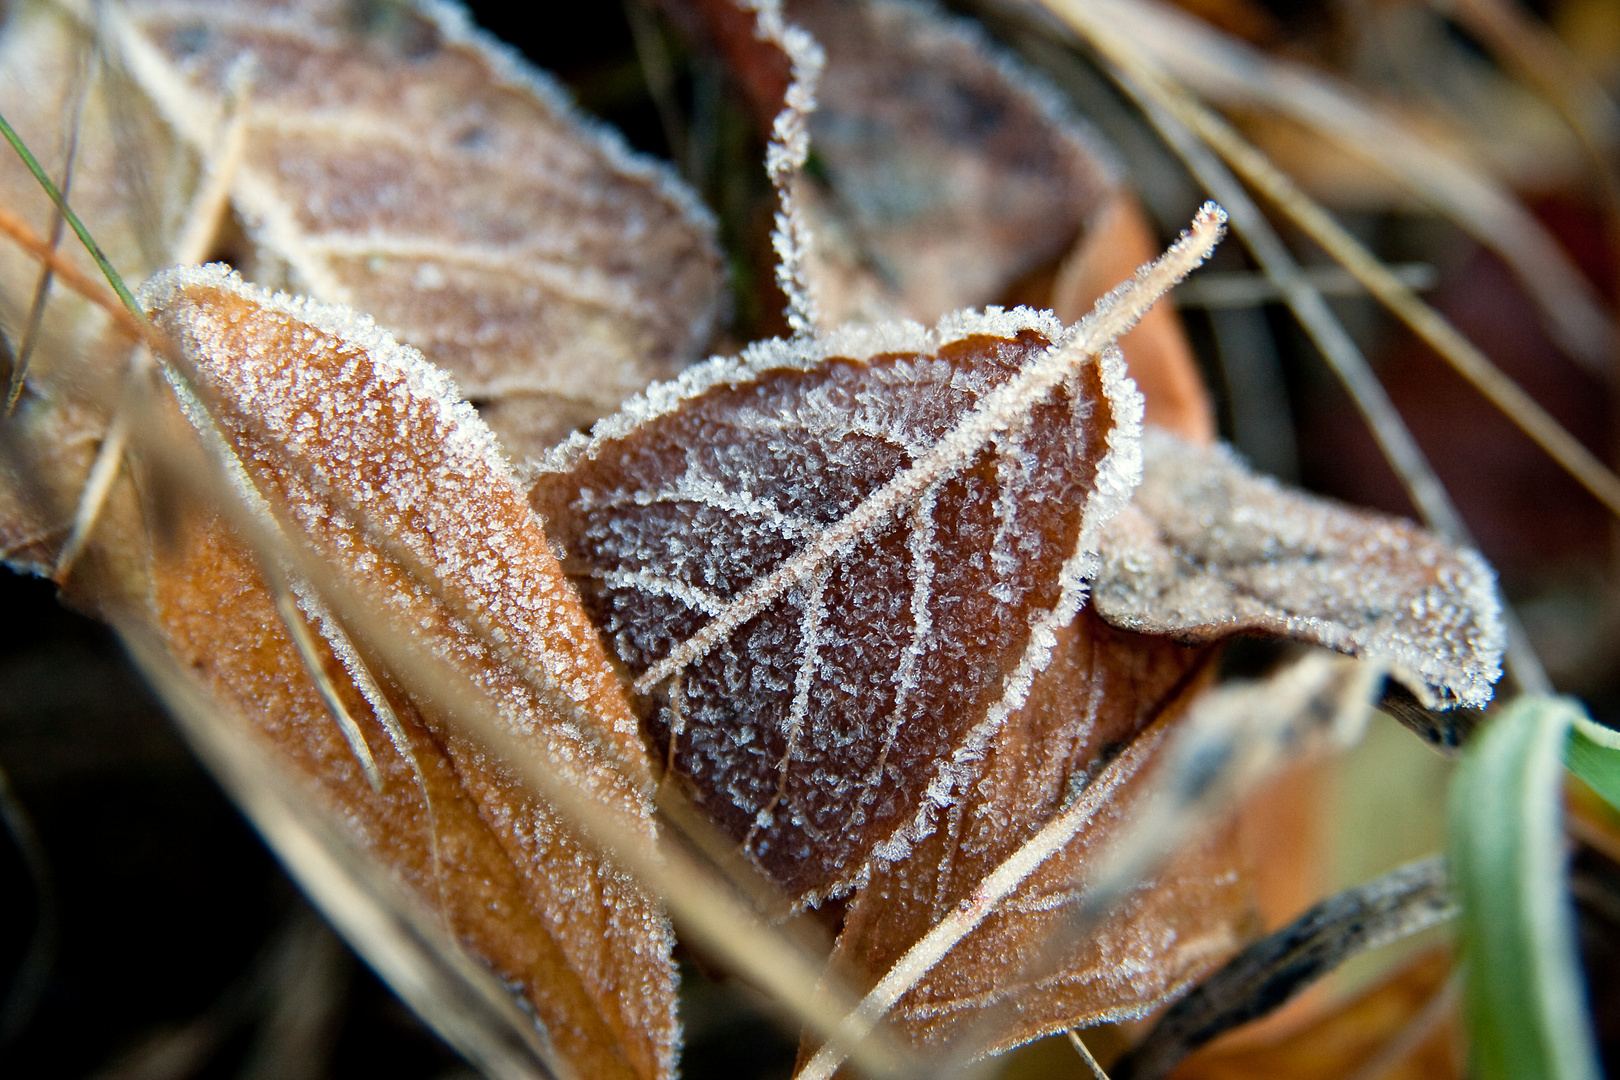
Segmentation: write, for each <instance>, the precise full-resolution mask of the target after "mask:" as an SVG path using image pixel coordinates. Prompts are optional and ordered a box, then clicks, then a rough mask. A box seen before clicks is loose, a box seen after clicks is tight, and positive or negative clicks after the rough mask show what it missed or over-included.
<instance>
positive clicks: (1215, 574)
mask: <svg viewBox="0 0 1620 1080" xmlns="http://www.w3.org/2000/svg"><path fill="white" fill-rule="evenodd" d="M1143 459H1144V466H1143V467H1144V478H1143V482H1142V486H1141V487H1140V488H1138V489H1137V492H1136V495H1135V497H1134V499H1133V500H1132V503H1131V506H1130V507H1129V508H1128V509H1127V510H1126V511H1125V512H1124V513H1122V514H1120V515H1119V516H1118V517H1117V518H1115V519H1114V520H1113V522H1112V523H1111V524H1110V525H1109V526H1108V528H1107V529H1106V530H1105V531H1104V533H1103V547H1102V554H1103V562H1102V569H1101V570H1100V571H1099V573H1098V577H1097V582H1096V585H1095V586H1094V602H1095V604H1096V608H1097V612H1098V613H1099V614H1100V615H1101V616H1102V617H1103V618H1105V619H1107V620H1108V621H1109V622H1110V623H1112V624H1113V625H1115V626H1118V627H1121V628H1124V629H1128V630H1136V631H1140V632H1143V633H1151V634H1168V635H1172V636H1174V637H1176V638H1178V639H1179V640H1183V641H1210V640H1215V639H1218V638H1222V637H1226V636H1229V635H1232V634H1236V633H1240V632H1245V631H1247V632H1261V633H1269V634H1276V635H1279V636H1285V637H1289V638H1294V639H1296V640H1300V641H1310V642H1314V643H1316V644H1320V645H1326V646H1327V647H1329V648H1333V649H1337V650H1339V651H1341V652H1346V653H1349V654H1351V655H1353V656H1363V657H1366V658H1368V659H1374V660H1378V661H1381V662H1383V663H1385V664H1388V665H1389V666H1390V669H1391V671H1392V672H1393V673H1394V674H1395V676H1396V677H1397V678H1398V679H1399V680H1400V681H1401V682H1402V683H1403V684H1404V685H1406V686H1407V687H1408V688H1409V689H1410V690H1411V691H1412V692H1413V694H1415V695H1416V696H1417V697H1418V699H1419V700H1420V701H1422V702H1423V703H1424V704H1425V705H1428V706H1430V707H1436V706H1439V707H1445V706H1451V705H1468V706H1473V707H1476V708H1477V707H1480V706H1483V705H1484V704H1485V703H1487V702H1488V701H1489V700H1490V698H1491V686H1492V684H1493V683H1495V682H1496V680H1497V678H1498V677H1499V676H1500V675H1501V671H1502V668H1501V661H1502V646H1503V631H1502V622H1501V604H1500V601H1499V600H1498V598H1497V595H1496V577H1495V575H1494V574H1493V573H1492V572H1491V569H1490V567H1489V566H1487V565H1486V563H1485V561H1484V560H1483V559H1481V558H1480V557H1479V555H1478V554H1476V553H1475V552H1473V551H1469V550H1466V549H1458V548H1454V547H1452V546H1451V545H1449V544H1447V543H1445V542H1444V541H1442V540H1440V539H1438V538H1436V537H1435V536H1433V535H1432V534H1430V533H1427V532H1424V531H1423V530H1422V529H1419V528H1418V527H1417V526H1415V525H1412V524H1411V523H1409V522H1405V521H1401V520H1398V519H1394V518H1388V517H1384V516H1382V515H1378V514H1374V513H1370V512H1368V511H1363V510H1354V509H1351V508H1349V507H1345V506H1340V505H1338V504H1336V503H1332V502H1329V501H1327V500H1325V499H1320V498H1315V497H1313V496H1310V495H1306V494H1303V493H1300V492H1294V491H1289V490H1288V489H1286V488H1284V487H1283V486H1282V485H1281V484H1278V483H1277V482H1276V481H1274V480H1271V479H1269V478H1267V477H1262V476H1256V475H1255V474H1253V473H1251V472H1249V471H1248V470H1247V469H1246V468H1244V467H1243V465H1242V464H1241V463H1240V462H1239V461H1238V460H1237V459H1236V458H1235V457H1234V456H1233V455H1232V453H1231V452H1230V451H1229V450H1226V449H1224V448H1216V449H1211V450H1200V449H1195V448H1193V447H1190V446H1188V445H1187V444H1186V443H1183V442H1181V441H1180V440H1178V439H1176V438H1175V437H1174V436H1172V435H1169V434H1167V433H1165V432H1161V431H1155V430H1153V429H1149V431H1148V434H1147V437H1146V438H1144V440H1143Z"/></svg>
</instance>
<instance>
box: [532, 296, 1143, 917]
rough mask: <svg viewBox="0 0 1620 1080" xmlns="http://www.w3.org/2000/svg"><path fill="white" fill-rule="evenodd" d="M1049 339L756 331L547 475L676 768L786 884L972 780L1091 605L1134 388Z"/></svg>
mask: <svg viewBox="0 0 1620 1080" xmlns="http://www.w3.org/2000/svg"><path fill="white" fill-rule="evenodd" d="M1059 334H1060V327H1059V326H1058V325H1057V324H1056V322H1055V320H1053V319H1052V318H1051V317H1050V315H1047V314H1044V313H1036V312H1030V311H1027V310H1023V309H1020V310H1017V311H1012V312H1002V311H999V310H995V309H992V310H991V311H990V312H987V313H983V314H975V313H962V314H958V315H955V316H951V317H949V318H947V319H945V320H942V321H941V323H940V325H939V326H938V327H936V328H935V329H934V330H933V331H932V332H931V333H924V332H923V331H922V330H921V328H918V327H914V326H905V325H902V326H898V327H891V328H888V329H885V330H882V331H880V332H868V333H864V334H859V335H849V336H846V337H844V338H843V339H842V340H839V341H835V342H832V343H828V342H822V343H820V344H814V343H801V344H794V345H783V344H779V343H778V344H773V345H769V346H764V347H756V348H755V349H754V350H752V351H751V352H750V354H748V355H746V356H745V357H744V358H743V359H742V360H739V361H724V360H717V361H711V363H710V364H709V365H706V366H705V367H704V368H701V369H698V370H696V371H694V372H691V373H689V374H688V376H687V377H685V378H684V379H683V380H682V381H681V383H680V384H678V385H677V386H675V387H672V388H668V389H658V390H655V391H654V392H653V393H651V394H650V395H649V397H648V398H647V399H645V400H643V401H640V402H637V403H634V404H632V406H631V407H630V408H629V409H627V411H626V414H625V416H624V417H622V418H614V419H611V420H609V421H606V422H604V423H603V424H602V425H601V426H600V428H599V430H598V431H597V433H596V434H595V435H594V437H593V438H592V439H590V440H588V441H587V440H583V439H579V440H575V441H574V442H573V443H571V444H569V445H567V446H565V447H563V448H560V449H559V451H558V452H557V453H556V454H555V455H554V456H553V458H552V460H551V462H550V463H549V464H548V467H547V469H546V470H545V471H543V472H542V473H541V474H540V475H539V477H538V478H537V482H536V484H535V487H534V489H533V491H532V493H531V499H532V502H533V504H534V506H535V507H536V509H537V510H539V511H540V513H541V515H542V517H544V518H545V519H546V522H547V530H548V533H549V534H550V535H551V536H552V537H553V538H554V539H556V540H557V541H558V542H560V543H561V544H562V546H563V547H564V549H565V551H566V561H565V568H566V569H567V570H568V572H569V574H570V576H571V577H572V578H573V579H574V581H575V582H576V583H577V584H578V585H579V586H580V589H581V592H582V593H583V595H584V597H585V599H586V604H587V607H588V608H589V609H590V610H591V611H592V613H593V614H594V615H595V616H596V619H597V621H598V623H599V625H600V626H601V627H602V630H603V634H604V636H605V637H606V638H607V639H608V640H609V641H610V642H611V643H612V647H613V649H614V651H615V652H616V653H617V654H618V656H619V658H620V659H621V660H622V661H623V662H624V663H625V664H626V665H627V666H628V667H629V668H630V670H631V671H632V672H634V673H636V674H637V675H638V676H640V681H639V682H638V684H637V685H638V687H640V688H643V689H645V690H647V691H649V692H650V693H651V695H652V698H653V702H652V716H651V718H650V719H651V724H652V729H653V731H654V732H655V738H656V739H657V741H658V742H659V745H660V746H661V747H662V748H663V750H664V751H665V752H666V753H667V755H668V758H669V761H670V762H671V764H672V765H673V768H674V770H675V772H676V773H678V774H680V775H682V776H684V777H687V778H689V779H690V781H691V782H692V783H693V784H694V785H695V787H696V789H697V791H698V792H699V794H700V797H701V798H702V799H703V800H704V803H705V806H706V808H707V809H708V810H709V812H710V813H711V814H712V815H713V816H714V817H715V818H716V820H717V821H719V822H720V823H721V825H722V826H723V827H724V828H726V829H728V830H729V831H730V832H731V833H732V834H733V835H735V836H737V837H738V838H739V839H740V840H742V841H743V843H744V845H745V849H746V851H747V853H748V855H749V856H750V857H752V858H753V859H755V860H756V861H757V862H758V863H759V864H760V865H761V866H762V867H763V868H765V869H766V870H767V871H768V872H769V873H771V874H772V875H773V876H775V877H776V878H777V879H778V880H780V881H782V882H784V883H785V884H787V885H788V887H789V888H790V889H791V890H792V891H794V892H795V893H797V894H799V895H803V896H806V897H808V898H810V899H814V898H816V897H818V896H821V895H826V894H829V893H834V892H837V891H840V890H843V889H846V888H848V887H850V886H852V885H853V884H854V883H855V882H856V881H857V880H859V879H860V877H861V876H862V875H863V874H864V872H865V869H866V862H867V858H868V856H869V854H871V853H873V852H874V850H875V852H876V853H877V854H878V855H879V857H880V858H883V859H894V858H898V857H900V856H902V855H904V854H905V852H906V851H907V850H908V849H909V847H910V845H911V844H912V843H913V842H914V841H915V840H916V839H917V838H919V837H921V836H923V835H926V834H927V833H928V832H929V831H931V830H932V829H933V828H934V827H935V826H936V824H937V818H938V814H939V812H940V811H941V810H942V809H944V808H948V807H950V806H951V805H953V804H955V803H957V802H959V801H960V800H962V799H964V798H966V797H967V792H968V787H969V786H970V785H971V783H972V780H973V778H974V776H975V771H976V764H977V763H978V762H979V761H980V760H981V759H982V758H983V756H984V754H985V751H986V747H987V746H989V745H990V744H991V743H993V742H994V741H995V739H996V738H997V734H998V731H999V729H1000V727H1001V725H1002V724H1003V723H1004V722H1005V721H1006V718H1007V716H1008V715H1009V714H1010V713H1012V712H1015V711H1016V710H1017V709H1018V707H1019V706H1020V705H1021V704H1022V703H1023V701H1024V699H1025V697H1026V696H1027V694H1028V692H1029V688H1030V684H1031V682H1032V680H1033V678H1034V676H1035V675H1036V674H1037V673H1038V672H1039V671H1040V670H1041V669H1042V668H1044V667H1045V665H1046V663H1047V662H1048V660H1049V659H1050V655H1051V650H1052V648H1053V644H1054V642H1055V640H1056V639H1055V632H1056V631H1057V630H1059V629H1060V628H1062V627H1063V626H1065V625H1066V624H1067V623H1068V622H1069V621H1070V620H1071V619H1072V618H1073V617H1074V614H1075V612H1076V611H1077V610H1078V608H1079V606H1080V604H1081V603H1082V601H1083V599H1084V595H1085V581H1086V579H1087V578H1089V576H1090V575H1091V573H1092V570H1093V564H1094V555H1093V546H1094V544H1095V540H1094V537H1095V535H1096V531H1097V529H1098V527H1099V526H1100V524H1101V522H1102V521H1104V520H1106V518H1107V517H1108V516H1109V515H1111V514H1112V513H1113V512H1114V511H1115V510H1116V509H1117V508H1118V506H1120V505H1121V504H1122V503H1123V501H1124V499H1125V498H1127V497H1128V495H1129V492H1130V489H1131V486H1132V485H1133V484H1134V479H1135V478H1134V476H1133V475H1132V471H1133V469H1134V468H1135V460H1136V459H1135V441H1136V437H1137V430H1138V425H1139V417H1140V412H1141V400H1140V398H1139V397H1138V395H1137V394H1136V392H1135V389H1134V387H1132V386H1131V385H1130V383H1129V382H1128V381H1127V380H1125V379H1124V378H1123V373H1122V366H1121V364H1120V361H1119V359H1118V356H1117V354H1116V353H1113V352H1111V351H1105V352H1104V353H1103V354H1102V356H1101V357H1100V358H1091V357H1088V356H1086V355H1085V353H1084V352H1082V351H1078V350H1076V351H1074V352H1072V353H1069V354H1065V346H1062V345H1054V339H1055V338H1057V337H1058V336H1059ZM829 344H835V345H838V346H843V347H850V346H858V345H861V344H865V345H867V346H868V348H867V349H860V348H849V349H848V352H849V354H848V355H842V356H840V355H828V349H829ZM895 346H900V347H899V348H895ZM873 347H876V348H884V349H886V350H887V351H881V352H878V351H871V349H872V348H873ZM835 351H842V350H835ZM1052 363H1061V364H1065V365H1066V367H1065V368H1064V371H1063V374H1061V376H1058V377H1055V378H1054V379H1053V381H1054V382H1055V386H1053V387H1052V388H1051V389H1050V391H1042V392H1031V391H1030V389H1029V385H1028V384H1029V379H1028V376H1029V375H1030V373H1031V372H1032V371H1034V370H1035V369H1038V368H1042V367H1043V365H1050V364H1052ZM963 431H966V432H967V433H968V434H967V435H966V436H964V435H963V434H962V433H963ZM953 439H954V440H955V442H953ZM957 444H960V446H959V447H958V446H957ZM942 447H944V448H945V449H947V450H950V449H952V448H953V447H956V448H957V449H958V452H956V453H955V455H954V457H953V456H951V455H949V454H947V455H945V456H944V457H943V458H942V457H941V455H940V450H941V448H942ZM896 485H899V486H901V487H903V488H905V491H904V494H903V497H892V498H891V497H889V496H890V494H891V493H892V492H894V491H895V489H896ZM907 485H909V487H908V486H907ZM886 499H887V501H885V500H886ZM716 626H719V627H721V628H722V629H721V631H720V632H715V630H714V627H716Z"/></svg>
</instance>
